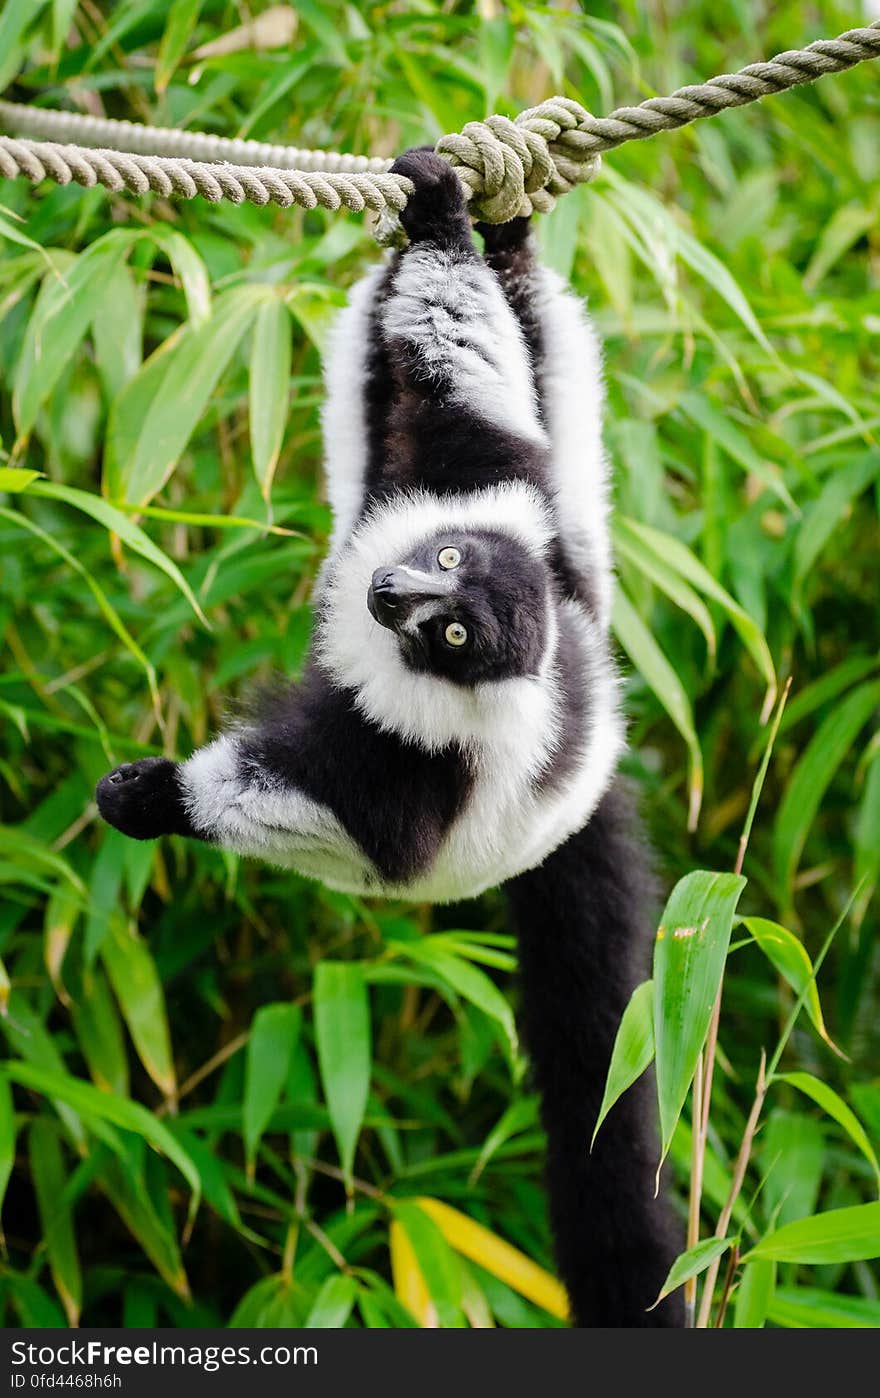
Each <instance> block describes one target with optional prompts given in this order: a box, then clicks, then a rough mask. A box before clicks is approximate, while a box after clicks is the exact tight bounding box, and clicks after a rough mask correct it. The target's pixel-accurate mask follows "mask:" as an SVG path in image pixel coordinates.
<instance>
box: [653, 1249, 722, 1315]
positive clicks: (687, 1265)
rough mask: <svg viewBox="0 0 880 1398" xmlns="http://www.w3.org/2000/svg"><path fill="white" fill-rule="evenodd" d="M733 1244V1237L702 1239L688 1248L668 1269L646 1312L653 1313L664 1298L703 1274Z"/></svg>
mask: <svg viewBox="0 0 880 1398" xmlns="http://www.w3.org/2000/svg"><path fill="white" fill-rule="evenodd" d="M735 1242H736V1238H735V1237H730V1238H704V1239H703V1241H702V1242H701V1243H697V1244H696V1245H695V1246H694V1247H692V1248H688V1250H687V1252H683V1253H682V1254H681V1256H680V1257H677V1258H676V1259H675V1261H674V1262H673V1264H672V1266H671V1267H670V1269H669V1275H668V1276H667V1278H666V1280H665V1282H664V1283H663V1285H662V1286H661V1288H660V1293H659V1295H658V1297H657V1300H656V1301H655V1302H654V1305H653V1306H649V1307H648V1310H650V1311H653V1309H654V1306H659V1305H660V1302H661V1301H662V1300H663V1298H664V1296H668V1295H669V1294H670V1293H671V1292H673V1291H677V1290H678V1288H679V1287H680V1286H683V1285H684V1283H685V1282H686V1281H688V1280H689V1279H690V1278H691V1277H698V1276H699V1275H700V1273H701V1272H705V1270H706V1268H707V1267H708V1266H709V1265H710V1263H712V1262H714V1261H715V1259H716V1257H722V1256H723V1255H724V1253H725V1252H727V1250H728V1248H729V1247H731V1246H732V1244H733V1243H735Z"/></svg>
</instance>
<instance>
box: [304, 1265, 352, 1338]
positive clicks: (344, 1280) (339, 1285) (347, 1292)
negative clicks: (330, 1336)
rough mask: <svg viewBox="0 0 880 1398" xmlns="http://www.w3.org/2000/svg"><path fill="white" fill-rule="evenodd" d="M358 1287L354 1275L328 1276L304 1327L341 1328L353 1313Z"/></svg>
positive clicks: (313, 1328) (318, 1328)
mask: <svg viewBox="0 0 880 1398" xmlns="http://www.w3.org/2000/svg"><path fill="white" fill-rule="evenodd" d="M357 1294H358V1288H357V1283H356V1282H355V1280H354V1278H353V1277H347V1276H344V1275H341V1274H340V1275H337V1276H335V1277H328V1278H327V1280H326V1281H325V1282H324V1285H323V1286H322V1287H321V1290H320V1291H319V1292H318V1294H317V1296H316V1297H315V1300H314V1303H313V1305H312V1309H311V1310H310V1311H309V1313H308V1315H307V1316H306V1318H305V1320H304V1321H303V1327H304V1329H306V1330H341V1329H342V1328H343V1326H344V1325H345V1322H346V1321H347V1320H348V1317H349V1316H350V1315H351V1312H352V1309H353V1308H354V1303H355V1301H356V1299H357Z"/></svg>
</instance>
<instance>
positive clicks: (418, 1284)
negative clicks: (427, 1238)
mask: <svg viewBox="0 0 880 1398" xmlns="http://www.w3.org/2000/svg"><path fill="white" fill-rule="evenodd" d="M419 1202H420V1203H421V1200H420V1201H419ZM429 1202H430V1201H429ZM389 1246H390V1249H391V1276H392V1279H393V1281H394V1294H395V1295H396V1297H397V1299H398V1301H400V1303H401V1304H402V1305H404V1306H406V1308H407V1310H408V1311H411V1312H412V1314H413V1315H414V1316H415V1318H416V1320H417V1321H418V1322H419V1325H421V1327H422V1329H423V1330H436V1328H437V1312H436V1310H435V1309H434V1303H433V1302H432V1300H431V1297H430V1295H429V1293H428V1288H427V1287H426V1286H425V1279H424V1277H423V1276H422V1274H421V1272H420V1271H419V1264H418V1263H417V1262H416V1255H415V1253H414V1252H413V1248H412V1244H411V1243H410V1240H409V1238H408V1237H407V1236H406V1231H405V1230H404V1227H403V1224H402V1223H400V1222H399V1221H398V1219H396V1218H394V1219H392V1220H391V1230H390V1233H389Z"/></svg>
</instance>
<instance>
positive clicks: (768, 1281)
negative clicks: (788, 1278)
mask: <svg viewBox="0 0 880 1398" xmlns="http://www.w3.org/2000/svg"><path fill="white" fill-rule="evenodd" d="M775 1287H776V1263H775V1262H770V1261H769V1260H766V1259H765V1260H762V1259H761V1258H758V1259H757V1260H756V1261H755V1262H750V1263H749V1265H748V1267H744V1268H743V1274H742V1277H741V1278H740V1283H739V1286H738V1287H737V1289H736V1299H735V1302H734V1308H733V1328H734V1330H763V1328H764V1325H765V1324H766V1321H767V1313H768V1311H769V1309H770V1306H771V1305H772V1304H773V1301H774V1291H775Z"/></svg>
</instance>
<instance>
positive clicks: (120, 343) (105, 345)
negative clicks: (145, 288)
mask: <svg viewBox="0 0 880 1398" xmlns="http://www.w3.org/2000/svg"><path fill="white" fill-rule="evenodd" d="M142 338H143V301H142V297H141V294H140V290H139V288H138V285H137V282H136V281H135V279H134V277H133V276H132V273H131V268H130V267H128V266H127V265H126V264H125V263H124V262H120V263H119V265H118V266H117V267H115V268H114V270H113V272H112V273H111V275H110V277H109V278H108V280H107V283H106V285H105V287H104V295H103V296H102V298H101V300H100V302H99V303H98V308H97V310H96V312H95V316H94V319H93V321H92V339H93V340H94V344H95V363H96V364H97V366H98V372H99V373H100V375H101V380H102V382H103V384H104V392H105V393H106V395H107V398H108V400H112V399H113V398H115V397H116V395H117V393H121V392H122V389H123V388H124V387H125V385H126V384H127V383H128V382H129V380H130V379H132V378H134V376H135V374H136V373H137V371H138V369H139V368H140V365H141V358H142Z"/></svg>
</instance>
